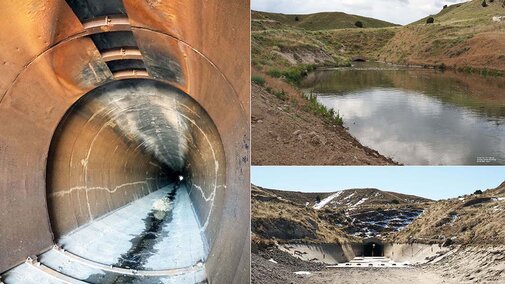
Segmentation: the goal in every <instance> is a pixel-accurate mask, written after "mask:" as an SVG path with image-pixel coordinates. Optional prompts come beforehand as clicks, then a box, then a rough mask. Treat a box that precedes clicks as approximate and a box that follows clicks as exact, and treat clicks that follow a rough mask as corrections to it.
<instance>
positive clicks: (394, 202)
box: [391, 199, 400, 204]
mask: <svg viewBox="0 0 505 284" xmlns="http://www.w3.org/2000/svg"><path fill="white" fill-rule="evenodd" d="M391 203H393V204H400V200H398V199H393V200H392V201H391Z"/></svg>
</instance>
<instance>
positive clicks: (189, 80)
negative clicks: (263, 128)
mask: <svg viewBox="0 0 505 284" xmlns="http://www.w3.org/2000/svg"><path fill="white" fill-rule="evenodd" d="M32 2H33V1H32ZM35 2H36V3H35ZM35 2H33V3H31V2H30V3H26V5H20V4H19V3H18V2H15V1H14V2H6V3H5V5H4V9H1V11H0V14H2V17H0V21H1V22H2V24H3V27H4V28H3V29H2V30H1V31H0V32H2V33H3V35H4V38H8V37H9V36H11V35H15V38H16V40H11V41H7V42H5V44H4V46H3V47H4V48H3V51H4V53H3V59H4V61H5V62H4V66H3V68H4V69H3V71H2V74H1V76H0V77H1V80H0V81H1V82H0V83H1V84H0V89H2V92H1V94H0V108H1V111H0V129H1V131H0V133H1V134H2V135H1V137H0V138H1V139H0V140H2V141H1V144H2V145H1V148H2V149H0V150H1V151H0V152H2V153H1V156H2V161H4V163H1V165H0V168H1V170H2V179H1V180H0V188H1V189H2V190H3V193H2V194H3V197H4V198H2V199H1V200H0V205H1V206H2V208H3V210H2V212H3V214H4V218H3V219H1V220H0V227H1V228H2V229H1V232H2V233H1V235H2V238H1V241H0V251H2V253H0V254H1V256H0V277H1V281H3V282H5V283H9V284H10V283H42V282H43V283H46V282H47V283H52V282H54V281H62V282H67V283H68V282H70V283H75V282H76V281H77V282H79V281H84V282H87V283H151V282H152V283H200V282H202V281H208V282H209V283H210V282H212V283H242V282H244V281H246V280H247V279H249V273H248V272H249V263H250V258H249V256H248V255H249V249H250V235H249V224H250V223H249V221H248V220H249V216H250V211H249V204H250V200H249V198H250V195H249V190H248V188H249V187H250V182H249V157H250V156H249V154H250V145H249V140H250V139H249V138H250V137H249V135H250V132H249V130H250V128H249V120H250V105H249V89H250V86H249V81H250V75H249V69H250V59H249V58H248V57H244V56H243V54H246V53H248V52H249V45H248V40H249V38H250V35H249V31H248V30H247V29H230V28H229V27H230V26H231V27H244V26H246V25H247V24H249V22H250V21H249V17H250V9H249V7H246V6H247V5H243V3H239V2H236V1H224V2H223V1H219V0H209V1H182V2H174V1H157V2H156V1H155V2H156V3H152V2H153V1H136V0H111V1H100V0H67V1H35ZM32 4H33V5H32ZM195 15H196V16H195ZM223 50H224V51H229V52H223ZM179 176H182V177H183V180H182V181H180V180H179ZM181 216H191V218H186V219H184V218H181ZM177 232H179V233H177ZM197 243H198V245H196V244H197ZM170 244H179V248H172V247H170ZM188 248H189V249H188ZM183 250H185V251H183ZM188 256H189V257H188ZM162 278H163V279H162ZM55 279H57V280H55ZM1 281H0V282H1Z"/></svg>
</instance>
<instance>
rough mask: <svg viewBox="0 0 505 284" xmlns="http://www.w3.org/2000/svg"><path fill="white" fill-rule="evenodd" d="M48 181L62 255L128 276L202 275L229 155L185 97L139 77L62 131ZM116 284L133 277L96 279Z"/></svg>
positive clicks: (86, 99)
mask: <svg viewBox="0 0 505 284" xmlns="http://www.w3.org/2000/svg"><path fill="white" fill-rule="evenodd" d="M46 175H47V200H48V212H49V216H50V222H51V226H52V229H53V235H54V242H55V244H57V251H58V250H60V249H63V250H64V251H65V252H66V253H67V254H71V255H72V256H73V257H78V258H83V259H86V260H90V261H94V262H96V263H100V264H106V265H111V266H113V267H116V268H119V269H133V270H174V269H186V268H187V267H194V268H195V269H194V270H195V271H191V273H194V274H198V273H199V272H200V271H199V270H198V269H197V268H199V267H201V264H203V263H205V260H206V258H207V255H208V253H209V246H210V245H211V244H210V242H211V241H212V240H211V239H208V238H207V235H208V233H207V230H206V229H207V224H208V220H209V218H210V215H211V214H213V213H215V212H213V210H214V211H215V210H216V209H213V207H214V202H215V201H216V200H215V197H216V192H215V191H216V189H217V187H218V184H224V156H223V146H222V144H221V140H220V137H219V133H218V132H217V130H216V127H215V125H214V124H213V122H212V120H211V119H210V118H209V117H208V115H207V114H206V112H205V111H204V110H203V109H202V108H201V107H200V106H199V105H198V103H196V102H195V101H194V100H193V99H192V98H190V97H189V96H188V95H186V94H185V93H183V92H182V91H180V90H178V89H176V88H174V87H171V86H169V85H166V84H164V83H160V82H157V81H153V80H146V79H129V80H121V81H114V82H112V83H109V84H106V85H103V86H101V87H99V88H97V89H95V90H93V91H91V92H89V93H88V94H86V95H85V96H83V97H82V98H81V99H80V100H78V101H77V102H76V103H75V104H74V105H73V106H72V107H71V108H70V109H69V110H68V112H67V113H66V115H65V116H64V117H63V119H62V120H61V122H60V124H59V126H58V128H57V129H56V131H55V134H54V137H53V141H52V143H51V147H50V151H49V156H48V167H47V173H46ZM208 190H210V191H211V192H212V193H211V195H210V196H207V197H206V196H205V191H208ZM191 216H193V218H192V217H191ZM191 224H192V225H191ZM104 227H107V228H106V229H104ZM125 227H127V228H128V229H125ZM123 231H125V232H126V233H124V232H123ZM92 234H99V235H101V236H102V237H103V238H101V239H99V240H101V241H92V242H91V241H89V239H90V236H91V235H92ZM183 251H186V252H187V253H189V254H190V255H191V256H192V257H183V256H182V255H183V254H184V253H183ZM46 259H48V258H46ZM181 259H182V260H181ZM57 264H58V261H56V262H55V264H54V265H55V266H56V265H57ZM110 277H115V278H114V279H113V280H114V281H120V282H118V283H122V282H121V281H123V282H124V281H126V282H124V283H129V282H128V280H132V279H133V278H131V276H128V277H127V278H124V279H122V278H121V279H122V280H121V279H119V278H117V277H118V275H117V274H113V275H112V276H111V275H107V274H106V275H102V274H100V273H91V274H90V275H89V277H88V278H86V279H87V280H88V281H91V282H92V283H110V281H112V279H111V278H110ZM114 283H116V282H114Z"/></svg>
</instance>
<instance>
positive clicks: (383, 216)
mask: <svg viewBox="0 0 505 284" xmlns="http://www.w3.org/2000/svg"><path fill="white" fill-rule="evenodd" d="M252 196H253V219H256V218H257V217H258V216H263V215H264V214H265V212H263V211H265V210H273V211H272V212H274V213H271V212H270V214H273V215H274V216H276V217H277V216H278V213H279V212H282V213H283V214H282V216H287V217H288V219H293V218H292V216H291V215H289V214H293V215H294V216H298V217H301V218H296V221H298V222H299V223H302V224H304V226H305V227H310V224H311V223H313V221H316V222H321V223H322V224H325V226H323V228H329V229H330V230H332V227H333V230H336V231H337V232H339V233H341V232H344V233H345V234H347V235H348V236H353V237H358V238H364V237H372V236H375V237H385V236H387V235H389V234H391V233H395V232H397V231H399V230H401V229H402V228H404V227H406V226H407V225H409V224H410V223H411V222H412V221H413V220H414V219H416V218H417V217H418V216H419V215H420V214H421V213H422V212H423V210H424V209H425V208H426V207H427V206H429V204H431V200H429V199H425V198H422V197H417V196H413V195H405V194H399V193H394V192H386V191H381V190H378V189H349V190H343V191H337V192H334V193H303V192H291V191H281V190H271V189H264V188H259V187H256V186H253V195H252ZM265 201H267V202H268V203H266V204H262V202H265ZM318 201H319V202H318ZM285 213H288V214H285ZM262 214H263V215H262ZM300 214H301V215H300ZM303 216H308V217H310V218H309V219H310V220H312V221H307V220H308V219H307V218H305V219H304V217H303ZM265 217H268V216H265ZM261 222H264V220H262V221H261ZM262 224H263V223H262ZM307 225H308V226H307ZM254 227H255V225H254V222H253V231H254ZM312 227H314V226H312ZM256 228H258V227H257V226H256ZM259 234H260V235H263V236H265V237H266V238H269V237H270V236H266V235H265V234H264V232H260V233H259ZM325 234H326V233H324V235H325ZM330 234H331V233H330ZM283 237H284V236H283ZM296 237H297V238H296V239H301V237H307V235H297V236H296ZM310 237H311V238H312V239H314V236H313V235H311V236H310ZM285 239H288V238H285ZM324 239H325V240H328V237H325V238H324Z"/></svg>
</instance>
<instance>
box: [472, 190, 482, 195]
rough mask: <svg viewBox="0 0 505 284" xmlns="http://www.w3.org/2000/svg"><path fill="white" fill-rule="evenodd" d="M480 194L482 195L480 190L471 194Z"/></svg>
mask: <svg viewBox="0 0 505 284" xmlns="http://www.w3.org/2000/svg"><path fill="white" fill-rule="evenodd" d="M482 193H483V192H482V190H480V189H479V190H476V191H475V192H474V193H473V194H482Z"/></svg>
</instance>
